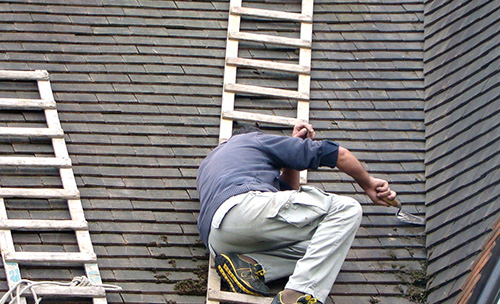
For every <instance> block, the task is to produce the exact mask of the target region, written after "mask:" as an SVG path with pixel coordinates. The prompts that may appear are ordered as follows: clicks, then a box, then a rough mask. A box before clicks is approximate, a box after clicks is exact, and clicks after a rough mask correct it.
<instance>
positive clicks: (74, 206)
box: [0, 70, 107, 304]
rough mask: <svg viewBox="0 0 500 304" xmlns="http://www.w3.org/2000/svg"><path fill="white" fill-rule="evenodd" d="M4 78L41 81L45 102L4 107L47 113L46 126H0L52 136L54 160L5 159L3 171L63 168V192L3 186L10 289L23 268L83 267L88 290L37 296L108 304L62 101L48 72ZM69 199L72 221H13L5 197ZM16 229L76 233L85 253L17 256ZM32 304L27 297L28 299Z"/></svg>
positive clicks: (2, 231) (1, 244)
mask: <svg viewBox="0 0 500 304" xmlns="http://www.w3.org/2000/svg"><path fill="white" fill-rule="evenodd" d="M0 80H20V81H36V82H37V86H38V90H39V93H40V99H18V98H0V108H2V109H19V110H41V111H43V112H44V114H45V119H46V124H47V127H46V128H31V127H30V128H28V127H0V136H1V137H4V138H8V137H19V138H34V137H43V138H49V140H50V142H51V144H52V147H53V150H54V157H27V156H24V157H15V156H2V157H0V167H12V166H14V167H49V168H50V167H52V168H57V170H58V171H59V175H60V178H61V183H62V188H6V187H2V188H0V248H1V254H2V259H3V264H4V269H5V273H6V276H7V281H8V285H9V287H10V288H12V287H13V286H15V285H16V283H18V282H20V281H21V280H22V278H21V272H20V268H19V265H23V264H26V265H32V264H35V265H37V264H41V265H55V266H59V265H82V266H83V268H84V269H85V273H86V276H87V278H88V279H89V280H90V282H92V285H95V286H87V287H63V286H54V285H39V286H36V287H35V291H36V294H37V295H40V296H44V295H46V296H52V297H53V296H56V297H58V296H60V297H66V296H68V297H69V296H70V297H86V298H88V297H91V298H92V299H93V303H95V304H104V303H107V301H106V294H105V290H104V288H103V287H102V286H100V285H102V280H101V275H100V272H99V268H98V266H97V257H96V254H95V253H94V249H93V246H92V242H91V240H90V234H89V230H88V225H87V221H86V220H85V216H84V213H83V208H82V203H81V201H80V193H79V191H78V189H77V185H76V181H75V177H74V174H73V169H72V164H71V160H70V158H69V155H68V151H67V148H66V143H65V140H64V137H63V136H64V133H63V130H62V128H61V124H60V121H59V117H58V113H57V109H56V103H55V101H54V97H53V94H52V89H51V85H50V81H49V74H48V72H47V71H40V70H37V71H0ZM9 198H16V199H23V198H24V199H31V198H36V199H63V200H67V203H68V210H69V214H70V220H68V219H64V220H63V219H61V220H32V219H9V218H8V216H7V210H6V205H5V199H9ZM12 230H14V231H21V230H22V231H34V232H37V231H39V232H40V231H74V233H75V235H76V241H77V244H78V248H79V252H16V250H15V248H14V242H13V237H12ZM23 301H24V302H26V298H23Z"/></svg>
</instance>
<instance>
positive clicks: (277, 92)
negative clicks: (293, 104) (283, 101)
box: [224, 83, 309, 100]
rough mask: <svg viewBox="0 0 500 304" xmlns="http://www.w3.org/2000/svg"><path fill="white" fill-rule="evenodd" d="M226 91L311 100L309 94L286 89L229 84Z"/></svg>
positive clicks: (225, 87)
mask: <svg viewBox="0 0 500 304" xmlns="http://www.w3.org/2000/svg"><path fill="white" fill-rule="evenodd" d="M224 89H225V90H226V91H229V92H233V93H245V94H254V95H266V96H275V97H283V98H291V99H299V100H309V94H308V93H302V92H298V91H292V90H286V89H276V88H267V87H259V86H254V85H248V84H239V83H236V84H234V83H227V84H226V85H225V86H224Z"/></svg>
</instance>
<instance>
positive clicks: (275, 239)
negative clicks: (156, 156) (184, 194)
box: [197, 123, 396, 304]
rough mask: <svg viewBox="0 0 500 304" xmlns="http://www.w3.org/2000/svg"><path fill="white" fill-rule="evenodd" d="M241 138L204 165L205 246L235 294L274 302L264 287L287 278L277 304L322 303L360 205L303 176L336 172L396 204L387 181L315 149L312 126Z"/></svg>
mask: <svg viewBox="0 0 500 304" xmlns="http://www.w3.org/2000/svg"><path fill="white" fill-rule="evenodd" d="M240 133H243V134H239V133H235V135H233V136H232V137H231V138H230V139H229V140H228V141H227V142H225V143H222V144H221V145H219V146H218V147H217V148H216V149H215V150H214V151H212V152H211V153H210V154H209V155H208V156H207V157H206V159H205V160H204V161H203V162H202V163H201V165H200V168H199V171H198V176H197V189H198V192H199V196H200V202H201V209H200V216H199V219H198V228H199V230H200V235H201V239H202V241H203V242H204V244H205V245H206V246H207V248H209V250H210V252H211V254H212V255H214V256H215V263H216V269H217V272H218V273H219V275H220V276H221V278H222V279H223V280H224V281H225V282H226V283H227V284H228V285H229V287H230V288H231V289H232V290H233V291H234V292H242V293H247V294H253V295H268V294H269V289H268V287H267V286H266V285H265V282H269V281H272V280H276V279H279V278H283V277H288V276H289V279H288V283H287V284H286V286H285V289H284V290H283V291H282V292H280V293H279V294H278V295H276V297H275V298H274V300H273V302H272V304H281V303H284V304H288V303H303V304H312V303H317V302H320V303H324V301H325V300H326V298H327V296H328V294H329V292H330V290H331V288H332V285H333V283H334V281H335V279H336V277H337V274H338V273H339V271H340V268H341V266H342V263H343V262H344V260H345V257H346V255H347V252H348V250H349V248H350V246H351V244H352V241H353V239H354V236H355V234H356V231H357V229H358V227H359V225H360V223H361V215H362V211H361V207H360V205H359V203H358V202H356V201H355V200H354V199H352V198H349V197H344V196H338V195H334V194H327V193H324V192H323V191H321V190H319V189H317V188H314V187H309V186H302V187H300V185H299V171H300V170H304V169H317V168H318V167H319V166H328V167H331V168H334V167H337V168H338V169H339V170H340V171H342V172H344V173H346V174H348V175H349V176H351V177H352V178H354V180H355V181H356V182H357V183H358V184H359V185H360V187H361V188H362V189H363V190H364V191H365V193H366V194H367V195H368V197H369V198H370V199H371V200H372V201H373V202H374V203H376V204H379V205H383V206H388V205H387V203H385V202H384V201H383V198H385V199H388V200H393V199H394V198H395V197H396V193H395V192H394V191H391V190H390V188H389V185H388V183H387V181H385V180H382V179H377V178H374V177H372V176H370V174H369V173H368V172H367V171H366V170H365V169H364V168H363V166H362V165H361V164H360V162H359V161H358V160H357V159H356V157H355V156H354V155H353V154H352V153H351V152H349V151H348V150H347V149H345V148H343V147H340V146H339V145H338V144H337V143H334V142H331V141H327V140H324V141H314V137H315V132H314V129H313V127H312V126H311V125H310V124H308V123H300V124H297V125H296V126H295V127H294V128H293V131H292V136H291V137H288V136H276V135H268V134H264V133H262V132H260V131H259V130H258V129H254V130H243V131H242V132H240Z"/></svg>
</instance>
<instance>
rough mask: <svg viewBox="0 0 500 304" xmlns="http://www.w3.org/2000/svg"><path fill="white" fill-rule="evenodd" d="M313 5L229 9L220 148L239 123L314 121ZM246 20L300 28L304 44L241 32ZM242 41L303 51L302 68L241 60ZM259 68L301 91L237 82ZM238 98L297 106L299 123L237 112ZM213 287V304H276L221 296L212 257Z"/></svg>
mask: <svg viewBox="0 0 500 304" xmlns="http://www.w3.org/2000/svg"><path fill="white" fill-rule="evenodd" d="M313 2H314V1H313V0H302V9H301V13H292V12H285V11H276V10H264V9H257V8H250V7H243V6H242V0H231V1H230V4H229V5H230V7H229V20H228V33H227V45H226V61H225V67H224V88H223V94H222V106H221V121H220V133H219V142H220V143H222V142H224V141H226V140H228V139H229V138H230V137H231V134H232V130H233V121H235V120H241V121H250V122H262V123H268V124H276V125H284V126H294V125H295V124H297V123H299V122H308V121H309V99H310V83H311V76H310V75H311V54H312V27H313V4H314V3H313ZM242 17H257V18H264V19H270V20H285V21H288V22H296V23H300V38H288V37H281V36H275V35H263V34H257V33H249V32H242V31H240V24H241V18H242ZM240 41H250V42H259V43H264V44H273V45H280V46H288V47H294V48H296V49H298V51H299V60H298V63H297V64H291V63H282V62H275V61H267V60H256V59H249V58H240V57H238V48H239V43H240ZM239 67H241V68H256V69H264V70H272V71H280V72H287V73H293V74H296V75H298V84H297V88H298V89H297V90H296V91H295V90H289V89H282V88H270V87H261V86H254V85H247V84H241V83H238V82H237V79H236V78H237V69H238V68H239ZM236 94H255V95H263V96H272V97H278V98H285V99H293V100H297V117H293V118H292V117H283V116H274V115H265V114H258V113H252V112H243V111H235V110H234V108H235V99H236ZM300 181H301V183H306V181H307V172H306V171H302V172H301V174H300ZM209 265H210V267H209V273H208V286H207V303H208V304H215V303H219V301H222V302H232V303H256V304H257V303H262V304H264V303H266V304H268V303H271V301H272V298H269V297H257V296H250V295H246V294H239V293H233V292H226V291H221V281H220V278H219V276H218V274H217V272H216V270H215V268H214V261H213V258H212V257H210V261H209Z"/></svg>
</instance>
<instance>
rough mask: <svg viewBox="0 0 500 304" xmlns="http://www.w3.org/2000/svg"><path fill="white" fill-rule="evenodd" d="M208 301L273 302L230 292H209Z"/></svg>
mask: <svg viewBox="0 0 500 304" xmlns="http://www.w3.org/2000/svg"><path fill="white" fill-rule="evenodd" d="M207 292H208V299H209V300H211V301H219V302H223V303H224V302H230V303H252V304H269V303H271V302H272V301H273V298H270V297H259V296H252V295H248V294H243V293H235V292H228V291H222V290H212V289H209V290H208V291H207Z"/></svg>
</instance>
